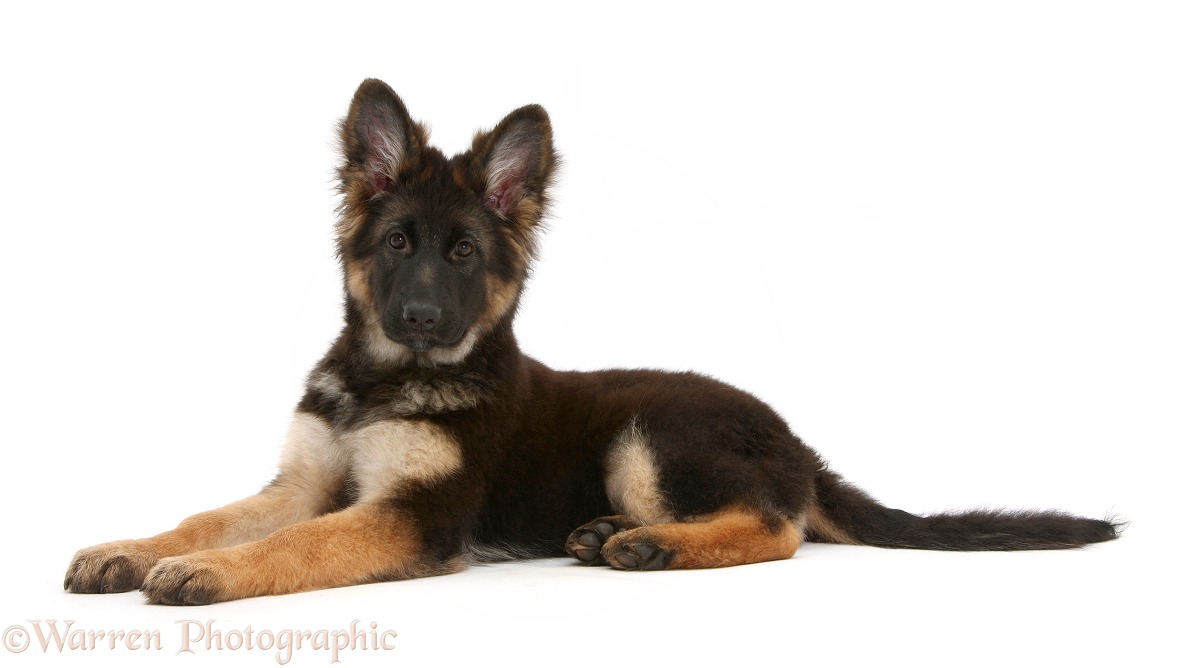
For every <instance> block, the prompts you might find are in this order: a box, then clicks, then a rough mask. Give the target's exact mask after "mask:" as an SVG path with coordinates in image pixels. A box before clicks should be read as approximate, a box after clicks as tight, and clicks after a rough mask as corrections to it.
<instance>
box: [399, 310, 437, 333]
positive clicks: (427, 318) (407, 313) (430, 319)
mask: <svg viewBox="0 0 1177 668" xmlns="http://www.w3.org/2000/svg"><path fill="white" fill-rule="evenodd" d="M401 317H402V318H404V320H405V322H406V323H408V325H409V327H410V328H411V329H415V330H418V331H422V332H431V331H433V328H435V327H437V323H439V322H441V309H440V308H439V307H437V306H434V305H433V304H405V308H404V309H403V310H402V311H401Z"/></svg>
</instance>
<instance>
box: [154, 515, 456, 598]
mask: <svg viewBox="0 0 1177 668" xmlns="http://www.w3.org/2000/svg"><path fill="white" fill-rule="evenodd" d="M417 525H418V523H417V522H414V521H413V520H412V518H410V517H409V516H407V514H406V513H405V511H403V510H400V509H398V508H397V507H396V506H394V505H393V504H391V503H388V502H366V503H361V504H358V505H355V506H352V507H350V508H347V509H346V510H342V511H339V512H336V513H332V514H330V515H323V516H322V517H318V518H316V519H313V520H310V521H307V522H302V523H301V524H295V525H292V526H288V527H286V528H284V529H280V530H278V531H276V532H274V533H273V534H271V535H269V536H267V537H266V538H263V539H262V540H259V541H257V542H254V543H247V544H245V545H239V546H237V547H232V548H224V549H217V550H205V551H203V552H197V553H195V554H189V555H187V556H182V557H174V558H170V559H163V560H161V561H160V562H159V564H158V565H156V567H155V568H154V569H152V570H151V572H150V573H149V574H148V576H147V581H146V582H145V583H144V584H143V594H144V595H145V596H146V597H147V600H148V602H150V603H163V604H166V605H205V604H208V603H216V602H220V601H230V600H234V599H239V598H246V597H251V596H265V595H269V594H290V593H294V592H300V591H309V590H313V589H322V588H326V587H339V586H343V585H352V584H361V583H366V582H377V581H384V580H393V579H400V578H407V577H416V576H421V575H437V574H441V573H447V572H453V571H457V570H460V569H461V568H462V567H463V562H462V561H461V560H460V558H459V557H456V556H455V557H453V558H451V559H448V560H444V561H443V560H439V559H437V558H435V557H431V556H428V555H426V554H425V551H424V550H423V549H422V536H421V534H420V532H419V530H418V529H417Z"/></svg>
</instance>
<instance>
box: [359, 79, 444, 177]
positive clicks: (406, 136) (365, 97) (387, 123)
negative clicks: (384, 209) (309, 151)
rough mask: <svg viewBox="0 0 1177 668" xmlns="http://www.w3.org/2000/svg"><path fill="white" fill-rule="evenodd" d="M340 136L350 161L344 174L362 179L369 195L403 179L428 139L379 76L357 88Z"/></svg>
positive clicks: (403, 104) (397, 97) (394, 93)
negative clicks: (406, 168)
mask: <svg viewBox="0 0 1177 668" xmlns="http://www.w3.org/2000/svg"><path fill="white" fill-rule="evenodd" d="M340 138H341V140H342V144H343V155H344V159H345V160H346V161H347V164H346V165H345V167H344V170H343V177H344V179H345V180H354V179H360V180H362V184H361V185H362V186H363V188H364V190H366V193H367V194H368V195H373V194H375V193H378V192H381V191H383V190H385V189H387V188H389V187H391V186H393V185H395V184H396V183H397V182H398V181H400V176H401V172H402V170H403V169H404V168H405V166H406V165H407V164H408V163H409V162H410V160H411V159H412V157H413V156H414V155H415V154H416V153H417V152H418V151H420V150H421V146H422V145H423V144H424V143H425V141H426V139H427V137H426V136H425V131H424V129H423V128H422V127H421V126H419V125H417V124H416V123H414V122H413V119H411V118H410V117H409V112H408V110H407V109H405V103H404V102H402V101H401V99H400V97H399V96H397V94H396V92H394V91H393V90H392V88H389V86H388V84H386V83H384V82H383V81H380V80H379V79H367V80H365V81H364V83H362V84H360V87H359V88H358V89H356V94H355V96H354V97H352V101H351V108H350V109H349V110H348V112H347V118H346V119H344V121H343V124H342V127H341V128H340Z"/></svg>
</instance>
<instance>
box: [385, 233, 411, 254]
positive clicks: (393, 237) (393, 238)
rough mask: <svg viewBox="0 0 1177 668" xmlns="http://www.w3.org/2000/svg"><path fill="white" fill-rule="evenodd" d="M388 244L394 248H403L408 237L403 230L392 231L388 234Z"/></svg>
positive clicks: (406, 243)
mask: <svg viewBox="0 0 1177 668" xmlns="http://www.w3.org/2000/svg"><path fill="white" fill-rule="evenodd" d="M388 245H389V246H392V247H393V248H395V249H396V250H404V249H405V246H408V245H409V238H408V237H406V236H405V234H404V232H393V233H392V234H390V235H388Z"/></svg>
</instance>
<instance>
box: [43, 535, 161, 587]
mask: <svg viewBox="0 0 1177 668" xmlns="http://www.w3.org/2000/svg"><path fill="white" fill-rule="evenodd" d="M157 561H159V555H158V554H157V553H156V552H155V551H154V550H152V549H151V547H150V544H149V543H148V541H146V540H119V541H115V542H113V543H103V544H102V545H95V546H94V547H88V548H86V549H84V550H79V551H78V553H77V554H75V555H74V558H73V561H71V562H70V565H69V569H67V570H66V572H65V589H66V591H70V592H73V593H75V594H113V593H118V592H124V591H131V590H132V589H138V588H139V586H140V585H142V584H143V578H144V577H146V575H147V572H148V571H150V570H151V567H152V566H154V565H155V563H156V562H157Z"/></svg>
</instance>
